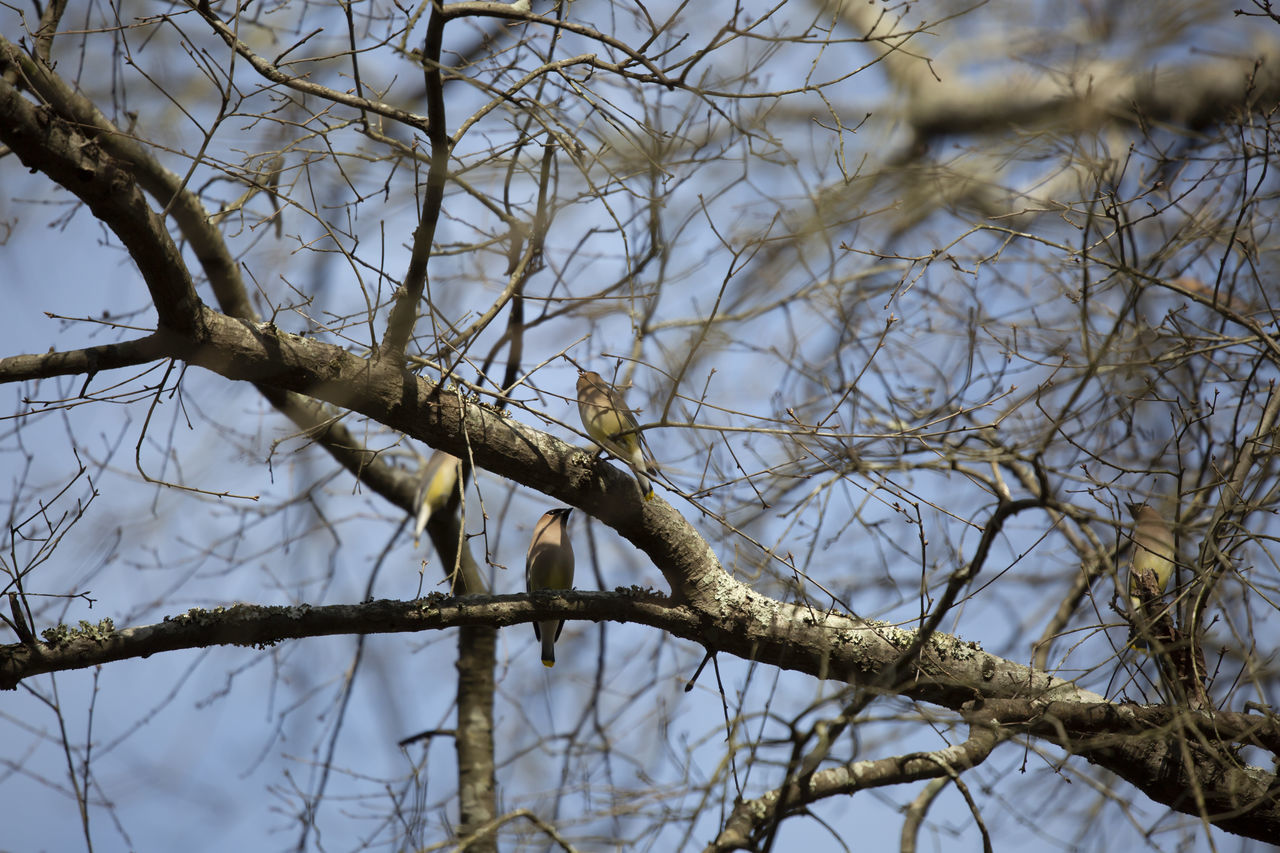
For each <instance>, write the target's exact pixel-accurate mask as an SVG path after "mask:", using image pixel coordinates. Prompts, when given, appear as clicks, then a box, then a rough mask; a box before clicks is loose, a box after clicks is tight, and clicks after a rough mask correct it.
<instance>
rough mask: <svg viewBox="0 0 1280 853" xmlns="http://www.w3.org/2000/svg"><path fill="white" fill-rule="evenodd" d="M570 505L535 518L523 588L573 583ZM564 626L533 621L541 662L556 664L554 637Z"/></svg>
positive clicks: (553, 621) (557, 622)
mask: <svg viewBox="0 0 1280 853" xmlns="http://www.w3.org/2000/svg"><path fill="white" fill-rule="evenodd" d="M571 512H573V507H570V506H563V507H560V508H559V509H553V510H551V511H550V512H548V513H546V514H545V515H543V516H542V518H540V519H538V523H537V524H536V525H535V526H534V528H533V541H531V542H530V543H529V554H528V555H527V556H526V557H525V560H524V585H525V589H526V590H528V591H529V592H533V591H534V590H535V589H569V588H571V587H572V586H573V545H571V544H570V543H569V531H568V530H567V527H568V524H569V513H571ZM563 629H564V620H563V619H549V620H547V621H545V622H534V623H533V635H534V636H535V637H537V638H538V639H539V640H541V641H542V665H543V666H555V665H556V648H555V644H556V640H558V639H560V632H561V631H562V630H563Z"/></svg>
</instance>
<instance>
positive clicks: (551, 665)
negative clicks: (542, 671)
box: [542, 660, 556, 669]
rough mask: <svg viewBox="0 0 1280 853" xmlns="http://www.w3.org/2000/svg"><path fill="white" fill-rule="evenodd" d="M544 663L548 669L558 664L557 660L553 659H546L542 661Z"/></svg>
mask: <svg viewBox="0 0 1280 853" xmlns="http://www.w3.org/2000/svg"><path fill="white" fill-rule="evenodd" d="M542 665H543V666H545V667H547V668H548V669H550V668H551V667H553V666H555V665H556V662H555V661H553V660H544V661H543V662H542Z"/></svg>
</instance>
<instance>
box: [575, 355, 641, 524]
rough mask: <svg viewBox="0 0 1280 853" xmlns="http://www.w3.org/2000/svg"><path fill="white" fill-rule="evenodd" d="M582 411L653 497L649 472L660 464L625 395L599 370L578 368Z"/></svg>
mask: <svg viewBox="0 0 1280 853" xmlns="http://www.w3.org/2000/svg"><path fill="white" fill-rule="evenodd" d="M578 414H579V415H580V416H581V417H582V425H583V426H584V427H585V428H586V430H587V435H589V436H591V440H592V441H594V442H595V443H596V444H598V445H600V446H601V447H602V448H604V449H605V450H607V451H609V452H610V453H611V454H613V456H614V457H616V458H617V459H618V460H619V461H621V462H624V463H626V464H627V466H628V467H630V468H631V473H633V474H635V475H636V482H637V483H639V484H640V491H641V493H642V494H643V495H644V499H645V500H652V499H653V484H652V483H650V482H649V478H648V477H646V476H645V474H646V473H648V474H650V475H656V474H657V473H658V466H657V464H656V463H655V462H654V461H653V455H652V454H650V453H649V447H648V445H646V444H645V441H644V436H643V435H641V433H640V428H639V425H638V424H637V423H636V419H635V416H634V415H633V414H632V413H631V410H630V409H628V408H627V404H626V403H625V402H624V401H623V399H622V395H621V394H619V393H618V390H617V389H616V388H614V387H613V386H611V385H610V384H609V383H608V382H605V381H604V379H603V378H601V376H600V374H599V373H595V372H594V371H590V370H579V371H578Z"/></svg>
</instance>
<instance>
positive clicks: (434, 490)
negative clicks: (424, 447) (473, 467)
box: [413, 450, 463, 548]
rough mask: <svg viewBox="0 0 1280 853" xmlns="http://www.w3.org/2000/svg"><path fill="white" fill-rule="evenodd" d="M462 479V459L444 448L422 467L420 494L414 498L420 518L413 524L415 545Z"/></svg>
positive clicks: (414, 545)
mask: <svg viewBox="0 0 1280 853" xmlns="http://www.w3.org/2000/svg"><path fill="white" fill-rule="evenodd" d="M462 479H463V478H462V460H461V459H459V458H458V457H456V456H454V455H453V454H452V453H445V452H444V451H443V450H437V451H436V452H435V453H433V454H431V458H430V459H428V460H427V464H426V465H424V466H423V468H422V482H420V483H419V484H418V494H417V496H416V497H415V498H414V504H415V505H416V506H417V507H418V518H417V520H416V521H415V522H414V525H413V547H415V548H417V547H418V540H419V539H421V538H422V531H423V530H424V529H425V528H426V526H427V522H428V521H429V520H430V519H431V514H432V513H434V512H439V511H440V510H442V509H444V508H445V507H446V506H448V505H449V501H450V500H451V499H452V498H453V496H454V494H455V493H456V492H457V491H458V484H459V482H460V481H462Z"/></svg>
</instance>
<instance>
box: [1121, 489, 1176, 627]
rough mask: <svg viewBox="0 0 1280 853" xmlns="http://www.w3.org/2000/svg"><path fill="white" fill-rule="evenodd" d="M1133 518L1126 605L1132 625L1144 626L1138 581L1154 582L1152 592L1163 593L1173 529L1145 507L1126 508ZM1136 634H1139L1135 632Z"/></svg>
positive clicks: (1169, 567)
mask: <svg viewBox="0 0 1280 853" xmlns="http://www.w3.org/2000/svg"><path fill="white" fill-rule="evenodd" d="M1129 511H1130V512H1131V513H1132V514H1133V557H1132V559H1131V560H1130V562H1129V605H1130V608H1131V611H1130V612H1131V615H1132V616H1133V619H1134V622H1135V624H1136V623H1140V622H1144V621H1145V620H1144V618H1143V613H1144V612H1145V611H1144V609H1143V604H1144V601H1143V599H1144V596H1143V595H1142V589H1141V586H1140V584H1139V580H1138V579H1139V577H1141V576H1143V575H1149V576H1151V577H1153V578H1154V579H1155V586H1156V590H1157V591H1158V592H1160V593H1161V594H1163V593H1164V590H1165V587H1167V586H1168V585H1169V578H1171V577H1172V576H1173V562H1174V558H1175V557H1176V556H1177V552H1176V551H1175V549H1174V541H1173V528H1171V527H1170V526H1169V522H1167V521H1165V519H1164V516H1162V515H1161V514H1160V513H1159V512H1158V511H1157V510H1155V509H1153V508H1152V507H1151V506H1149V505H1147V504H1130V505H1129ZM1138 633H1142V632H1141V631H1139V632H1138Z"/></svg>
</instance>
